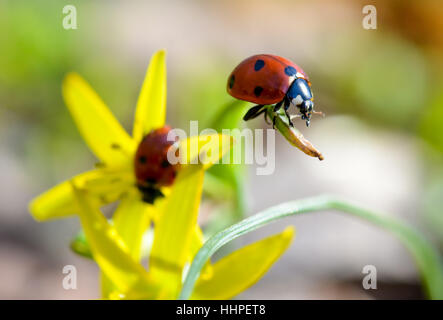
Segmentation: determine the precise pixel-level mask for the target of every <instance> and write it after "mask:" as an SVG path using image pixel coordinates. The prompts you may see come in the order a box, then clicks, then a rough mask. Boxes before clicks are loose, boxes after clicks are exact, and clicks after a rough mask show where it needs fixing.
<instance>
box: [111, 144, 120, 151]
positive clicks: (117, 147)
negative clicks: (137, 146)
mask: <svg viewBox="0 0 443 320" xmlns="http://www.w3.org/2000/svg"><path fill="white" fill-rule="evenodd" d="M120 148H121V147H120V145H119V144H118V143H112V144H111V149H115V150H116V149H120Z"/></svg>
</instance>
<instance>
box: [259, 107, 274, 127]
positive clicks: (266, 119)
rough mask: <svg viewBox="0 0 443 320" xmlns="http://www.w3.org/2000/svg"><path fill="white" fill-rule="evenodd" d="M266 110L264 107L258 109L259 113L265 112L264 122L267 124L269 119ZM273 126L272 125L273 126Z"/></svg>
mask: <svg viewBox="0 0 443 320" xmlns="http://www.w3.org/2000/svg"><path fill="white" fill-rule="evenodd" d="M266 111H267V110H266V109H263V110H262V111H260V113H262V112H264V113H265V122H266V123H267V124H271V123H270V122H269V119H268V113H267V112H266ZM273 127H274V126H273Z"/></svg>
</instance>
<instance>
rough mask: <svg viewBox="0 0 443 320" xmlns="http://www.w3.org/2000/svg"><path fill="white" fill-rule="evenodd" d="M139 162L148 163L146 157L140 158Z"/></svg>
mask: <svg viewBox="0 0 443 320" xmlns="http://www.w3.org/2000/svg"><path fill="white" fill-rule="evenodd" d="M138 162H140V163H146V157H145V156H141V157H140V158H138Z"/></svg>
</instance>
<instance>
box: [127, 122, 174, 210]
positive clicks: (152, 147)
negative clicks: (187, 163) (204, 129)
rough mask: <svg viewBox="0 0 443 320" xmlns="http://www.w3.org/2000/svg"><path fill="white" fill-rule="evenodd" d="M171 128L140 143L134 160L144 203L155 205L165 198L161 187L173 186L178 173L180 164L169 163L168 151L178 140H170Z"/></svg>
mask: <svg viewBox="0 0 443 320" xmlns="http://www.w3.org/2000/svg"><path fill="white" fill-rule="evenodd" d="M170 131H171V128H170V127H169V126H164V127H163V128H160V129H156V130H153V131H151V132H150V133H149V134H147V135H146V136H145V137H144V138H143V140H142V141H141V142H140V144H139V146H138V148H137V151H136V153H135V159H134V170H135V177H136V180H137V188H138V189H139V190H140V192H141V193H142V198H143V201H145V202H147V203H151V204H152V203H154V201H155V199H157V198H159V197H163V193H162V192H161V190H160V188H161V187H166V186H170V185H172V183H173V182H174V180H175V177H176V175H177V171H178V164H175V165H173V164H171V163H170V162H169V161H168V150H169V148H170V147H171V146H172V145H173V144H174V142H175V141H176V140H177V139H173V140H172V141H171V139H169V140H168V134H169V133H170Z"/></svg>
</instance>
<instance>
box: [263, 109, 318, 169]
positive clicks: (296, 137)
mask: <svg viewBox="0 0 443 320" xmlns="http://www.w3.org/2000/svg"><path fill="white" fill-rule="evenodd" d="M266 113H267V115H268V117H269V118H270V119H271V120H272V121H274V123H275V128H276V129H277V130H278V131H279V132H280V133H281V134H282V135H283V137H285V139H286V140H288V142H289V143H290V144H291V145H293V146H294V147H297V148H298V149H300V150H301V151H302V152H304V153H305V154H307V155H308V156H311V157H315V158H318V159H319V160H323V159H324V157H323V155H322V154H321V153H320V151H318V150H317V149H316V148H315V147H314V146H313V145H312V143H311V142H309V141H308V140H306V138H305V137H304V136H303V135H302V134H301V132H300V131H298V130H297V129H296V128H295V127H291V126H290V125H289V122H288V119H287V117H286V115H285V113H284V111H282V110H280V111H279V112H277V113H275V112H274V111H273V109H272V107H268V108H267V110H266Z"/></svg>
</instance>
